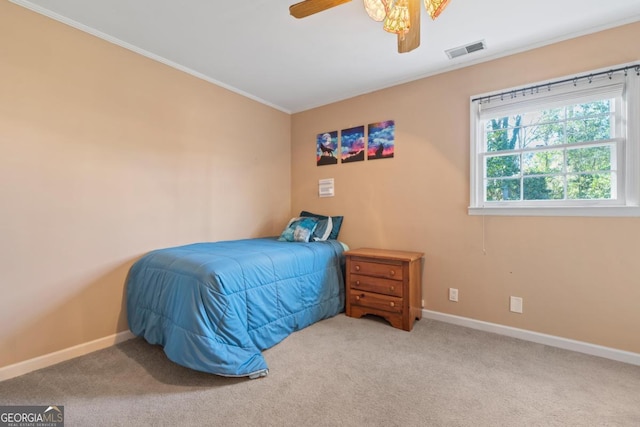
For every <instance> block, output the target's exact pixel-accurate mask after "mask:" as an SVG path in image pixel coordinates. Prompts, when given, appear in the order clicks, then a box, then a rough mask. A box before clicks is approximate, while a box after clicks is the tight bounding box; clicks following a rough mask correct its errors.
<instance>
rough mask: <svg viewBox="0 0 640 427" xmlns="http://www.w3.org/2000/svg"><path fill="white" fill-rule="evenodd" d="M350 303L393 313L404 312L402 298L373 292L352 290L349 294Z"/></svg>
mask: <svg viewBox="0 0 640 427" xmlns="http://www.w3.org/2000/svg"><path fill="white" fill-rule="evenodd" d="M349 304H351V305H355V306H361V307H369V308H374V309H377V310H384V311H390V312H393V313H402V298H396V297H391V296H386V295H380V294H374V293H371V292H364V291H356V290H352V291H351V293H350V294H349Z"/></svg>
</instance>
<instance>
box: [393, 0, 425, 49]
mask: <svg viewBox="0 0 640 427" xmlns="http://www.w3.org/2000/svg"><path fill="white" fill-rule="evenodd" d="M408 6H409V31H407V33H406V34H405V35H404V37H402V36H401V35H399V34H398V53H406V52H411V51H412V50H413V49H415V48H417V47H418V46H420V0H409V4H408Z"/></svg>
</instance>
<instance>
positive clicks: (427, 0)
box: [424, 0, 450, 19]
mask: <svg viewBox="0 0 640 427" xmlns="http://www.w3.org/2000/svg"><path fill="white" fill-rule="evenodd" d="M449 1H450V0H424V7H426V8H427V12H428V13H429V16H430V17H431V19H436V18H437V17H438V16H439V15H440V14H441V13H442V11H443V10H444V8H445V7H447V5H448V4H449Z"/></svg>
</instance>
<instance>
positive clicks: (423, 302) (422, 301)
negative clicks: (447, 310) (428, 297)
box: [421, 300, 424, 308]
mask: <svg viewBox="0 0 640 427" xmlns="http://www.w3.org/2000/svg"><path fill="white" fill-rule="evenodd" d="M421 307H422V308H424V300H422V306H421Z"/></svg>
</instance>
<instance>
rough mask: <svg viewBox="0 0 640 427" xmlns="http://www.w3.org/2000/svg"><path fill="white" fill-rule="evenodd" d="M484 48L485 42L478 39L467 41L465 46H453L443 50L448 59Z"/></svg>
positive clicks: (485, 46)
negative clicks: (476, 40) (471, 41)
mask: <svg viewBox="0 0 640 427" xmlns="http://www.w3.org/2000/svg"><path fill="white" fill-rule="evenodd" d="M486 48H487V44H486V43H485V42H484V40H480V41H478V42H473V43H469V44H468V45H466V46H460V47H454V48H453V49H449V50H445V53H446V54H447V56H448V57H449V59H453V58H457V57H459V56H464V55H468V54H470V53H473V52H477V51H479V50H484V49H486Z"/></svg>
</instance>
